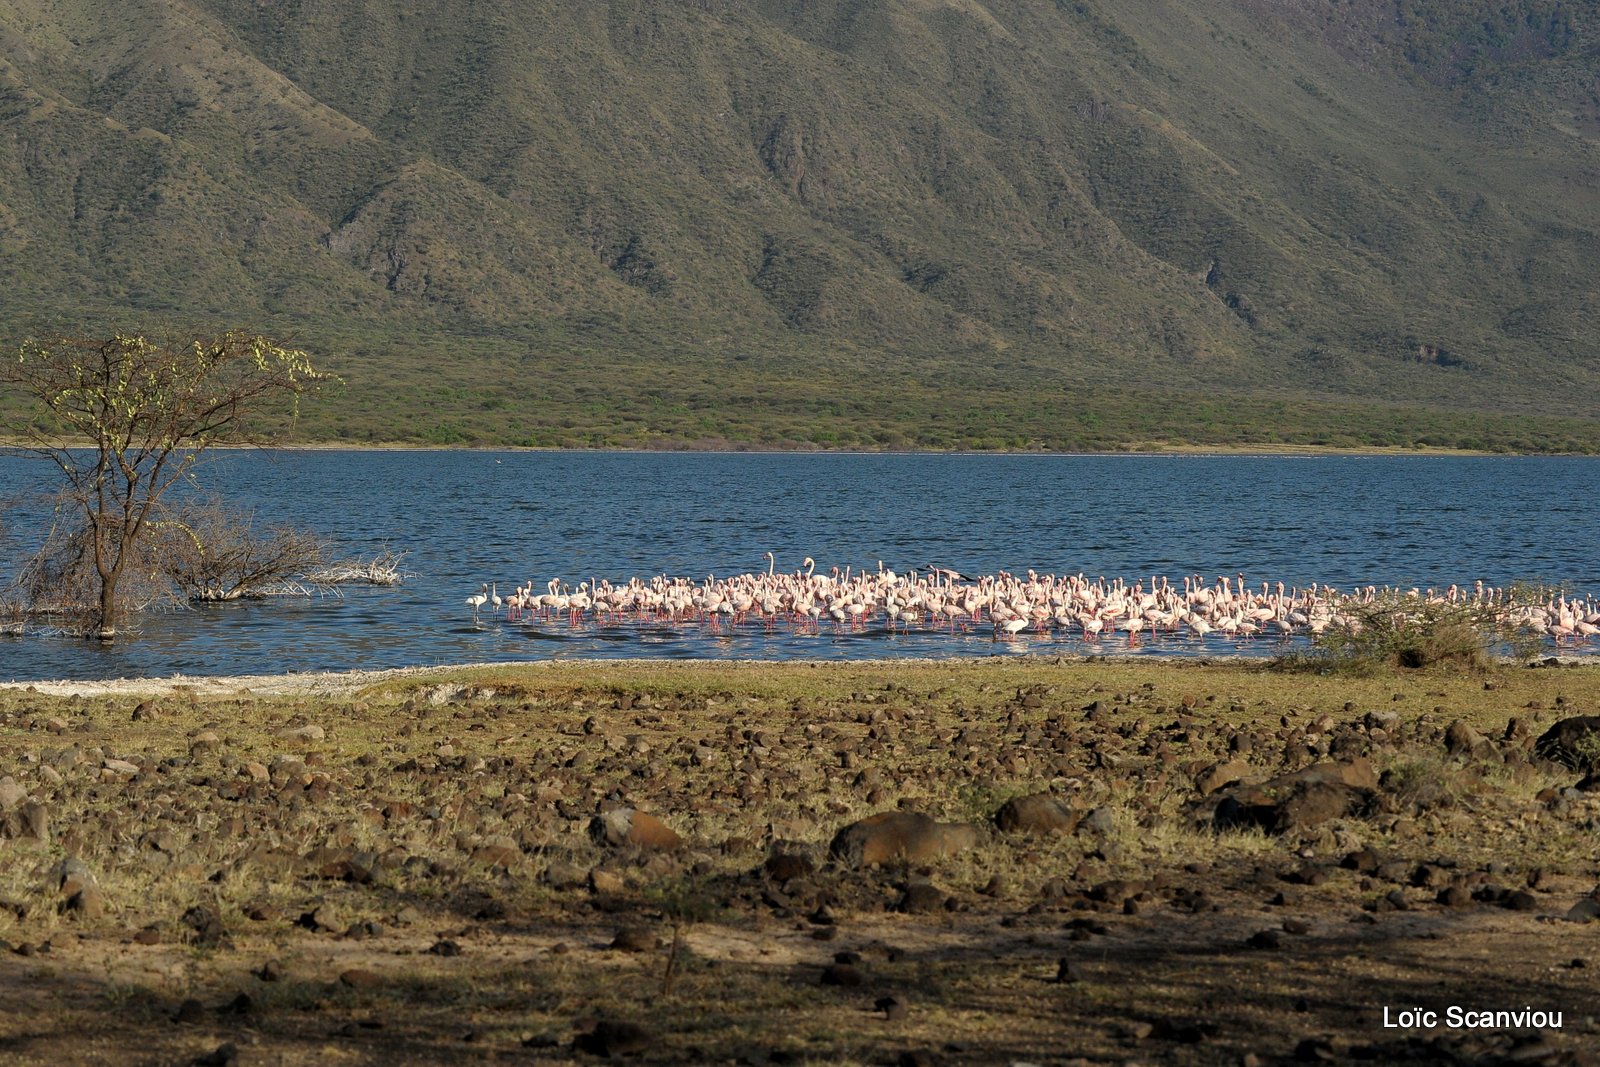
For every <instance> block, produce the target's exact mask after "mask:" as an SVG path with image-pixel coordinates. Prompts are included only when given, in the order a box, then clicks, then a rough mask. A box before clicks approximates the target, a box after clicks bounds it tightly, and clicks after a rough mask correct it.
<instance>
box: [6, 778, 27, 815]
mask: <svg viewBox="0 0 1600 1067" xmlns="http://www.w3.org/2000/svg"><path fill="white" fill-rule="evenodd" d="M27 799H28V791H27V790H26V789H24V788H22V786H20V785H18V784H17V780H16V779H15V778H13V777H11V775H9V774H8V775H6V776H5V777H4V778H0V811H10V810H11V809H12V808H14V807H16V806H17V805H19V804H21V803H22V802H23V801H24V800H27Z"/></svg>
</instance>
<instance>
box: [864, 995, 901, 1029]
mask: <svg viewBox="0 0 1600 1067" xmlns="http://www.w3.org/2000/svg"><path fill="white" fill-rule="evenodd" d="M872 1006H873V1007H874V1008H877V1009H878V1010H879V1011H881V1012H883V1017H884V1019H885V1020H886V1021H888V1022H891V1023H896V1022H901V1021H902V1020H904V1019H905V1017H906V1016H907V1015H908V1014H909V1011H908V1010H907V1008H906V1002H905V1001H903V1000H901V999H900V998H899V997H879V998H878V999H877V1000H876V1001H874V1002H873V1005H872Z"/></svg>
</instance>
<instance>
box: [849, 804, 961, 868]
mask: <svg viewBox="0 0 1600 1067" xmlns="http://www.w3.org/2000/svg"><path fill="white" fill-rule="evenodd" d="M982 840H983V831H982V829H981V828H980V827H978V826H976V825H973V824H971V823H941V822H937V821H935V820H934V819H932V818H930V817H929V816H927V815H922V814H919V813H916V812H909V811H886V812H880V813H879V814H877V815H869V816H867V817H866V818H865V819H862V820H860V821H858V822H853V823H851V824H850V825H848V826H846V827H844V828H843V829H841V830H840V831H839V832H838V833H837V834H835V835H834V838H833V842H832V844H830V845H829V851H830V852H831V853H832V854H833V856H834V857H835V858H836V859H838V860H840V861H841V862H842V863H844V864H845V865H846V866H848V867H867V866H871V865H872V864H875V863H880V864H881V863H889V862H892V861H895V860H903V861H906V862H909V863H932V862H935V861H938V860H942V859H945V858H947V857H949V856H953V855H955V854H956V853H958V852H962V851H964V850H966V849H969V848H973V847H975V846H976V845H978V844H979V843H980V842H981V841H982Z"/></svg>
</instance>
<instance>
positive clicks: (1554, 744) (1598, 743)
mask: <svg viewBox="0 0 1600 1067" xmlns="http://www.w3.org/2000/svg"><path fill="white" fill-rule="evenodd" d="M1533 751H1534V754H1535V755H1536V756H1538V757H1539V758H1541V759H1547V760H1553V761H1554V762H1556V763H1560V764H1562V765H1564V766H1567V767H1570V768H1572V769H1573V770H1579V771H1596V770H1600V715H1574V716H1572V717H1571V718H1567V719H1562V720H1561V721H1560V722H1558V723H1556V724H1555V725H1554V726H1552V727H1550V729H1548V730H1546V731H1545V732H1544V733H1543V734H1541V735H1540V737H1539V740H1538V741H1535V742H1534V745H1533Z"/></svg>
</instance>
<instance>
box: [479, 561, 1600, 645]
mask: <svg viewBox="0 0 1600 1067" xmlns="http://www.w3.org/2000/svg"><path fill="white" fill-rule="evenodd" d="M766 559H767V569H766V571H765V572H764V573H762V572H757V573H747V574H739V575H735V576H733V577H729V578H717V577H715V576H709V577H707V578H705V579H701V580H696V579H692V578H674V577H668V576H665V575H661V576H657V577H653V578H648V579H645V578H630V579H628V580H627V581H625V582H623V583H621V584H619V585H614V584H612V583H611V582H609V581H605V580H601V581H594V580H592V579H591V580H589V581H584V582H579V583H578V584H577V585H576V586H575V587H570V586H568V585H567V584H566V583H564V582H562V581H561V580H560V579H552V580H551V581H549V582H547V583H545V584H544V585H543V586H539V585H537V584H536V583H535V582H534V581H533V580H532V579H530V580H529V581H528V582H527V583H526V584H523V585H518V586H517V587H516V588H515V591H514V592H512V593H511V594H510V595H509V596H502V595H501V594H500V592H499V583H498V582H496V583H492V584H491V583H485V584H484V585H483V587H482V589H481V590H480V591H479V592H478V593H476V594H474V595H472V596H469V597H467V598H466V603H467V605H468V606H469V607H470V608H472V611H473V615H474V617H475V618H476V617H478V616H479V615H480V613H481V612H482V611H483V610H484V609H486V608H488V609H492V610H493V611H494V612H495V613H496V615H499V614H500V613H502V612H503V613H504V616H505V618H506V619H507V620H508V621H511V622H517V621H524V622H538V621H546V622H557V621H561V620H565V621H566V623H567V624H568V625H570V626H580V625H583V624H585V623H587V622H589V621H591V620H592V621H594V622H596V623H599V624H603V625H612V624H619V623H623V622H629V621H632V622H648V623H651V624H654V625H667V626H676V627H697V628H701V629H703V630H706V631H710V632H719V633H720V632H726V631H735V632H736V631H738V630H740V629H741V628H747V627H761V628H764V629H765V630H766V631H768V632H772V631H774V630H775V629H777V628H779V627H786V628H788V629H790V630H791V631H793V632H797V633H818V632H821V631H822V630H823V629H824V628H825V627H826V628H830V629H831V630H832V631H833V632H841V633H842V632H846V631H859V630H864V629H866V628H868V627H876V628H880V629H883V630H887V631H900V630H904V631H912V630H923V631H947V632H949V633H951V634H952V635H956V634H968V635H970V634H973V633H975V632H978V633H982V632H987V633H988V634H989V635H990V636H991V637H992V638H993V639H995V640H1014V639H1018V638H1021V637H1024V636H1027V635H1030V634H1032V635H1040V636H1046V635H1048V636H1068V637H1080V638H1081V639H1082V640H1084V641H1086V642H1097V641H1099V640H1101V639H1107V640H1110V639H1116V640H1119V641H1126V643H1127V644H1129V645H1136V644H1138V643H1139V640H1140V635H1141V634H1149V635H1162V636H1163V637H1167V636H1172V637H1177V638H1182V637H1188V638H1191V639H1197V640H1200V639H1205V638H1207V637H1208V636H1210V635H1217V636H1218V637H1220V638H1222V639H1246V638H1270V639H1291V638H1293V637H1295V636H1297V635H1316V634H1320V633H1322V632H1323V631H1325V630H1327V629H1328V628H1329V627H1332V626H1342V627H1346V628H1350V629H1358V628H1359V627H1360V625H1361V619H1362V617H1363V616H1364V615H1368V614H1370V612H1368V611H1363V608H1364V607H1370V606H1371V605H1373V604H1376V603H1384V604H1394V605H1396V610H1398V611H1401V612H1405V611H1407V610H1413V611H1416V612H1418V613H1420V612H1422V611H1423V610H1424V609H1426V608H1427V607H1428V606H1429V605H1445V604H1462V605H1473V604H1475V605H1480V606H1485V607H1488V608H1490V609H1491V610H1492V611H1493V612H1494V613H1495V615H1496V617H1497V618H1498V620H1499V621H1500V622H1502V623H1504V624H1507V625H1508V626H1509V627H1512V628H1520V629H1523V630H1526V631H1531V632H1533V633H1536V634H1542V635H1544V636H1545V637H1546V638H1548V639H1551V640H1553V641H1554V642H1555V643H1556V644H1557V645H1558V646H1562V645H1581V644H1586V643H1589V642H1592V641H1594V639H1595V637H1596V636H1597V635H1600V602H1597V601H1595V600H1594V599H1592V598H1584V599H1578V598H1568V597H1564V596H1560V595H1552V596H1550V597H1549V598H1548V599H1540V600H1532V599H1530V598H1528V597H1527V596H1526V595H1523V594H1519V593H1515V592H1513V591H1511V590H1507V589H1501V588H1497V587H1490V586H1487V585H1485V584H1484V583H1482V582H1478V583H1475V584H1474V585H1472V586H1471V587H1461V586H1456V585H1452V586H1450V587H1449V588H1447V589H1445V590H1443V591H1437V590H1433V589H1427V590H1421V589H1395V588H1388V587H1383V588H1380V587H1377V586H1365V587H1361V588H1358V589H1354V590H1351V591H1349V592H1341V591H1339V590H1336V589H1333V588H1330V587H1328V586H1318V585H1312V586H1308V587H1306V588H1303V589H1302V588H1289V589H1286V588H1285V587H1284V584H1283V583H1282V582H1277V583H1269V582H1261V583H1259V584H1252V583H1249V582H1247V581H1246V580H1245V577H1244V575H1242V574H1241V575H1237V576H1235V577H1233V578H1228V577H1221V578H1218V579H1217V580H1216V581H1215V582H1208V581H1207V580H1206V579H1204V578H1202V577H1199V576H1194V577H1186V578H1184V579H1183V580H1182V584H1181V585H1173V584H1171V583H1170V582H1169V581H1168V580H1167V579H1166V578H1163V577H1152V578H1151V579H1150V580H1149V583H1148V584H1146V583H1145V582H1144V581H1143V580H1142V579H1141V580H1139V581H1135V582H1134V583H1133V584H1131V585H1130V584H1128V583H1126V582H1125V581H1123V580H1121V579H1114V580H1110V581H1108V580H1106V579H1105V578H1087V577H1085V576H1084V575H1082V574H1072V575H1055V574H1048V575H1041V574H1037V573H1035V572H1034V571H1031V570H1030V571H1028V572H1027V573H1026V574H1025V575H1015V574H1010V573H1007V572H1005V571H1001V572H999V573H998V574H993V575H985V576H982V577H968V576H966V575H963V574H960V573H958V572H956V571H953V570H949V569H947V568H943V567H937V566H929V567H926V568H923V569H922V570H921V571H911V572H910V573H909V574H897V573H896V572H895V571H893V570H887V569H885V568H884V566H883V564H882V563H881V562H880V563H879V564H878V569H877V570H865V569H863V570H860V571H855V572H853V573H852V571H851V568H849V567H846V568H844V570H843V571H840V570H839V569H838V568H834V569H832V570H830V571H828V572H826V573H820V574H819V573H817V571H816V564H815V563H814V562H813V561H812V560H811V559H810V558H809V557H807V558H806V560H805V561H804V564H803V566H802V568H801V569H799V570H796V571H791V572H787V573H785V572H781V571H779V570H778V569H777V566H776V559H775V558H774V557H773V554H772V553H770V552H769V553H767V554H766Z"/></svg>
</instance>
